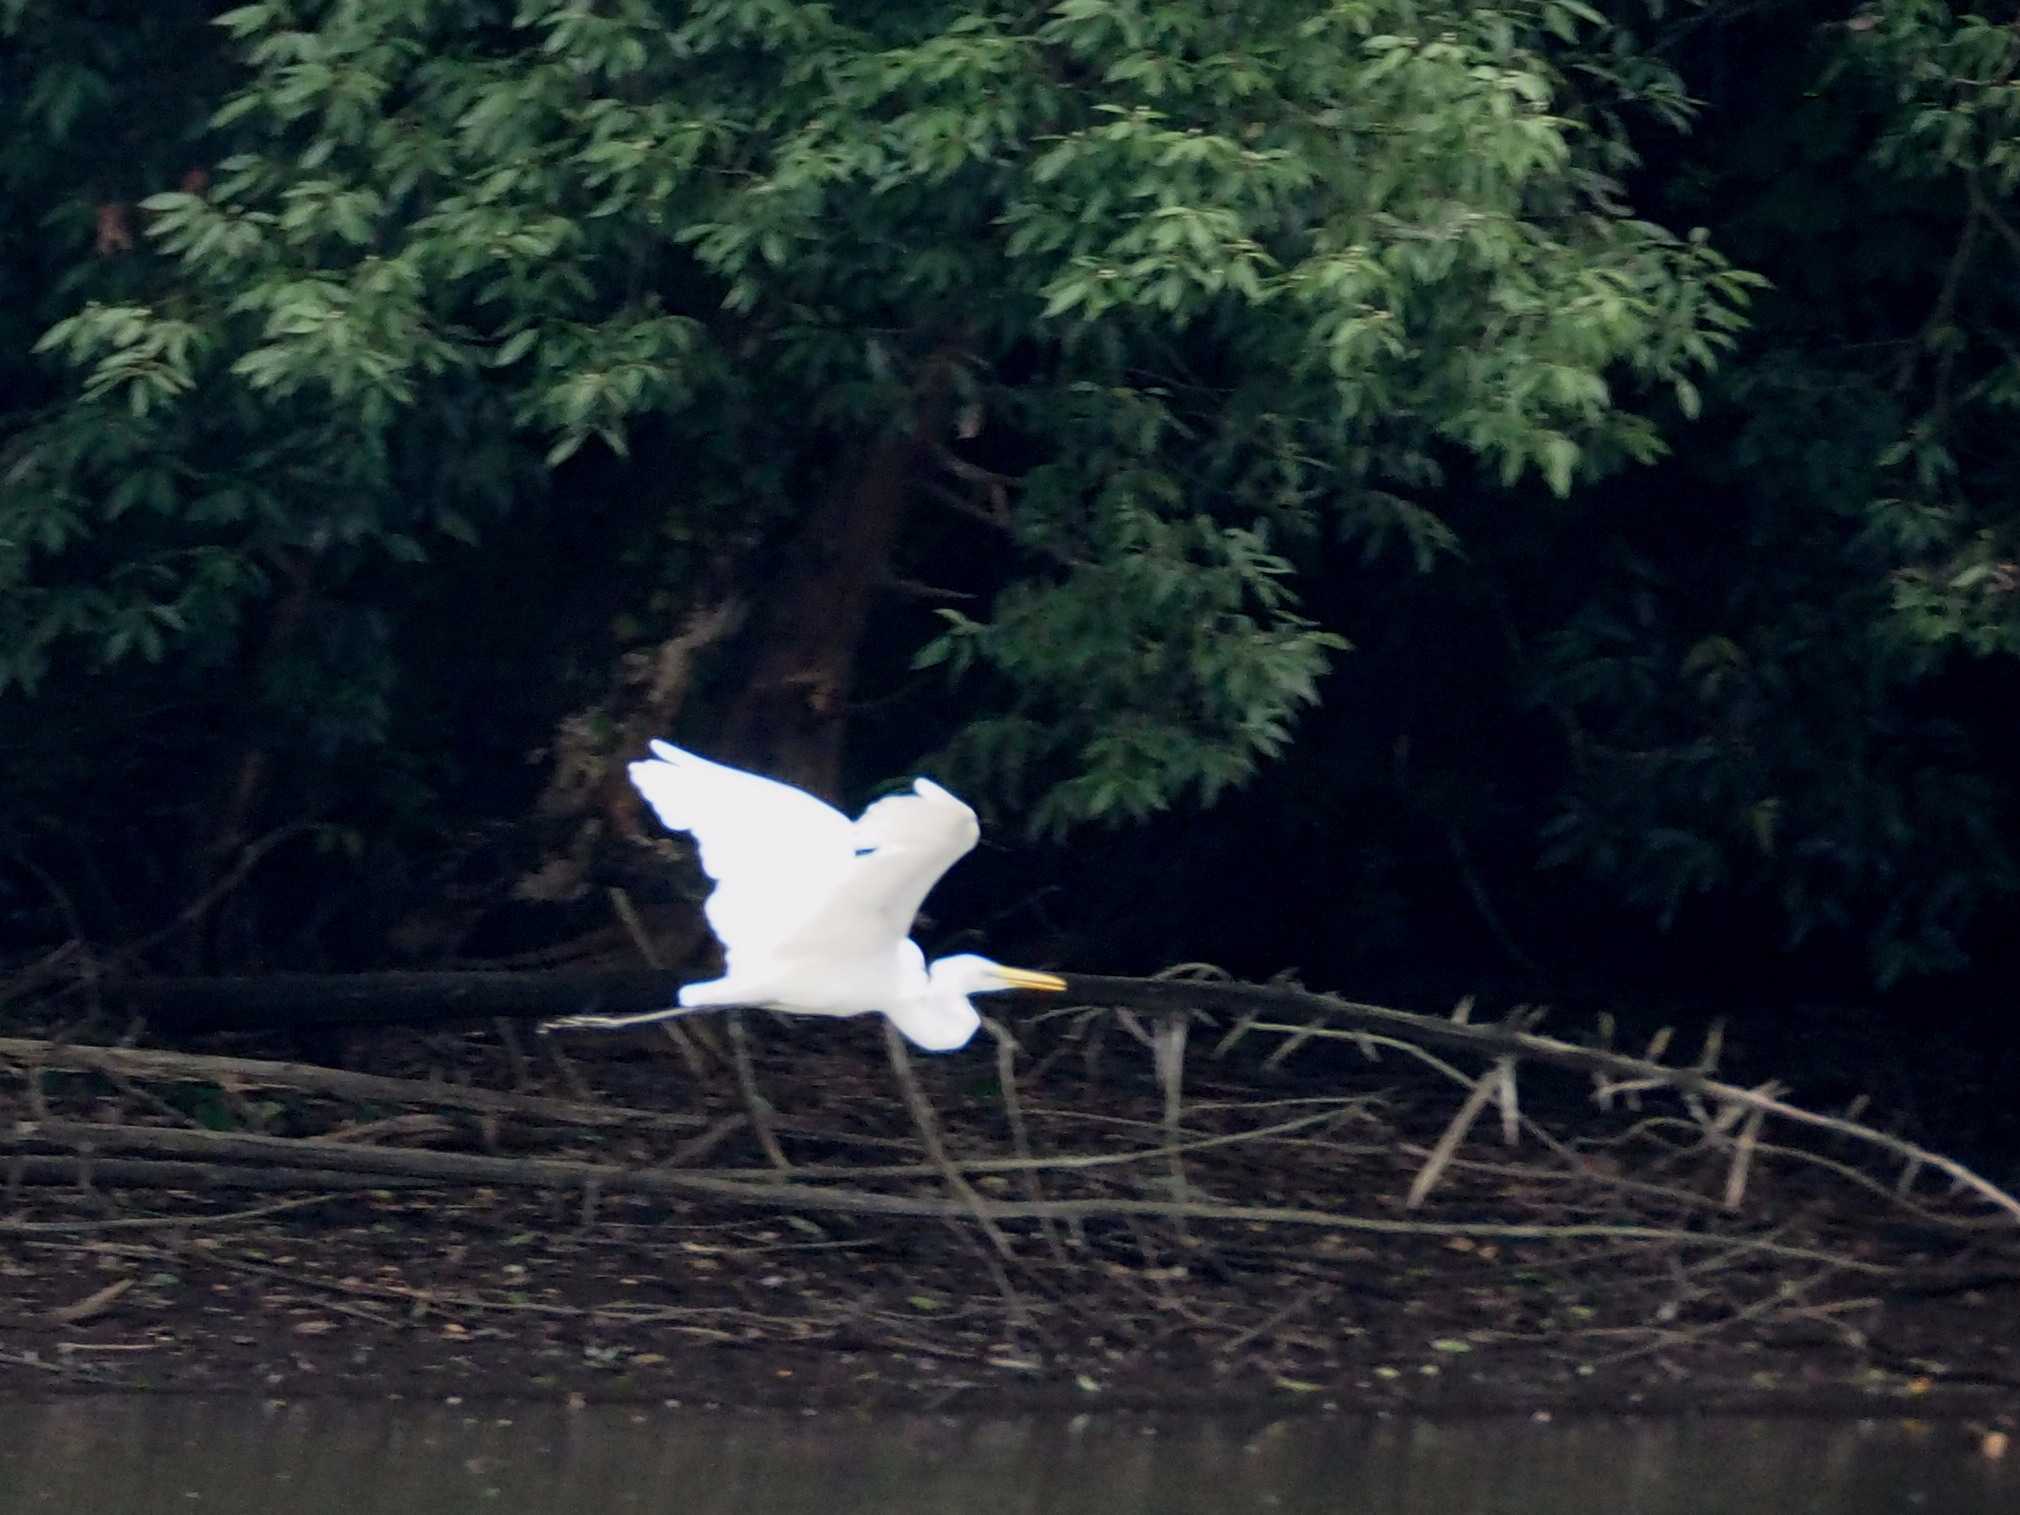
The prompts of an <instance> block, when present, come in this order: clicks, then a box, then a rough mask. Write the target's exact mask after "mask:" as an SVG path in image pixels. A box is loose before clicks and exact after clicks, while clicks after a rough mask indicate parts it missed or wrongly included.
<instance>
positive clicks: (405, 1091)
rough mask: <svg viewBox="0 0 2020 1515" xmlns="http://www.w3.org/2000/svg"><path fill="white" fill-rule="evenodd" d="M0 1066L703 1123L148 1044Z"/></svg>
mask: <svg viewBox="0 0 2020 1515" xmlns="http://www.w3.org/2000/svg"><path fill="white" fill-rule="evenodd" d="M6 1062H14V1063H20V1064H22V1065H23V1066H24V1067H27V1068H35V1067H43V1068H65V1069H70V1070H72V1071H78V1072H88V1073H105V1074H108V1075H112V1074H118V1075H122V1076H125V1077H128V1078H153V1079H173V1080H176V1081H179V1082H190V1083H210V1084H223V1083H226V1082H236V1083H237V1084H239V1085H240V1086H242V1087H247V1088H274V1089H301V1090H306V1091H308V1092H310V1093H313V1094H328V1095H332V1096H334V1097H336V1098H338V1099H351V1100H360V1101H364V1102H367V1103H374V1104H380V1103H383V1104H400V1105H430V1106H435V1107H439V1108H443V1109H450V1110H474V1111H476V1112H478V1113H479V1114H483V1115H518V1116H524V1117H526V1118H528V1119H531V1120H537V1121H544V1122H547V1123H549V1124H552V1125H561V1126H632V1127H638V1126H644V1127H650V1128H654V1129H658V1130H667V1131H697V1130H699V1129H701V1127H702V1126H704V1125H705V1124H707V1123H706V1122H705V1121H704V1120H703V1119H702V1117H700V1116H698V1115H671V1114H668V1113H666V1112H665V1111H661V1110H634V1109H628V1108H626V1107H625V1106H622V1105H606V1104H601V1103H596V1104H589V1103H583V1102H581V1101H577V1100H564V1099H545V1098H541V1097H538V1096H534V1095H527V1094H503V1093H497V1092H495V1091H492V1090H489V1089H467V1088H463V1087H460V1086H458V1085H455V1084H443V1083H434V1082H431V1081H429V1080H426V1079H415V1078H387V1077H385V1076H383V1075H380V1074H376V1073H347V1072H344V1071H343V1070H341V1069H337V1068H321V1067H317V1066H315V1065H313V1064H310V1063H279V1062H266V1061H263V1060H261V1059H258V1058H250V1057H207V1056H201V1055H198V1054H195V1053H189V1052H162V1051H157V1050H155V1049H153V1048H147V1047H80V1046H76V1045H74V1044H67V1043H58V1042H48V1041H40V1040H30V1039H28V1038H24V1037H0V1063H6Z"/></svg>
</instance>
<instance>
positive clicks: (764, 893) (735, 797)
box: [631, 742, 965, 972]
mask: <svg viewBox="0 0 2020 1515" xmlns="http://www.w3.org/2000/svg"><path fill="white" fill-rule="evenodd" d="M652 751H653V756H652V757H651V758H650V759H647V760H646V761H643V762H638V763H633V764H632V765H631V782H632V783H633V784H634V785H636V786H637V788H638V792H639V793H640V794H642V795H644V796H645V798H646V800H647V802H648V803H649V804H651V806H652V808H653V809H654V811H656V812H657V813H658V815H659V818H660V820H662V821H664V822H665V823H666V825H667V827H668V828H669V829H671V830H674V831H686V832H689V833H691V834H692V835H693V836H694V839H695V842H696V843H697V844H698V846H699V847H700V851H701V866H702V871H703V872H704V873H706V874H708V876H709V877H710V878H712V879H714V880H715V881H716V887H715V891H714V892H713V893H712V894H710V895H709V897H708V902H707V904H705V905H704V906H703V907H702V909H703V913H704V914H706V915H707V916H708V923H709V925H710V926H711V927H713V928H714V930H715V934H716V935H717V936H718V937H720V938H721V939H722V944H723V948H724V951H725V953H726V954H727V955H729V956H731V957H735V956H738V955H742V954H751V955H763V954H768V953H770V952H773V951H776V950H777V948H778V947H779V945H780V944H781V943H782V942H784V941H787V940H789V939H791V938H792V937H794V936H796V935H797V934H799V933H800V932H802V931H803V930H805V929H806V928H807V927H808V926H809V925H811V924H813V923H814V922H815V921H816V920H817V918H818V917H819V916H820V915H821V914H822V913H823V912H824V911H825V910H826V909H827V908H828V906H829V905H830V903H831V902H832V901H833V900H834V899H835V897H836V895H837V893H838V892H840V891H842V890H844V889H845V888H847V887H848V885H849V881H850V876H851V873H852V871H853V869H854V867H855V864H856V862H857V858H856V849H857V847H858V845H859V843H858V842H857V840H856V827H855V824H853V823H851V822H850V820H849V818H848V817H847V816H845V815H843V814H842V813H841V812H840V811H839V810H836V809H835V808H834V807H833V806H831V805H827V804H824V803H822V802H821V801H820V800H817V799H815V798H814V797H813V796H812V795H811V794H808V793H807V792H806V791H805V790H804V789H795V788H794V787H793V786H792V785H791V784H782V783H780V782H778V781H777V780H776V779H768V778H761V777H759V776H758V775H757V774H754V773H745V772H743V771H742V770H741V769H737V768H726V767H724V766H723V765H722V764H721V763H711V762H710V761H709V760H708V759H707V758H704V757H697V756H695V754H693V753H692V752H683V751H682V750H681V749H680V748H678V747H675V746H673V745H671V744H670V743H667V742H654V743H653V744H652ZM956 803H959V802H958V801H957V802H956ZM873 808H874V807H873ZM964 808H965V807H964ZM731 971H732V972H734V971H735V967H734V964H732V965H731Z"/></svg>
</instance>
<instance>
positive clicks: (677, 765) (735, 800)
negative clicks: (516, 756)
mask: <svg viewBox="0 0 2020 1515" xmlns="http://www.w3.org/2000/svg"><path fill="white" fill-rule="evenodd" d="M652 751H653V756H652V757H651V758H649V759H646V760H645V761H643V762H637V763H633V764H632V765H631V782H632V783H633V784H634V785H636V786H637V788H638V792H639V793H640V794H642V795H644V796H645V798H646V800H647V802H648V803H649V804H650V805H651V806H652V808H653V810H654V811H655V812H657V813H658V815H659V818H660V819H661V820H662V821H664V822H665V823H666V825H667V826H668V828H670V829H671V830H674V831H685V832H689V833H691V834H692V835H693V837H694V839H695V842H696V844H697V845H698V847H699V849H700V853H701V866H702V871H703V872H705V873H706V874H708V876H709V877H710V878H712V879H714V880H715V889H714V890H713V892H711V893H710V895H709V897H708V901H707V903H706V904H705V905H704V906H703V907H702V909H703V913H704V914H706V915H707V917H708V923H709V925H710V927H711V928H713V930H714V931H715V934H716V936H717V937H718V938H720V939H721V941H722V946H723V960H724V970H723V976H722V977H721V978H718V979H711V980H709V981H708V982H706V983H699V984H689V985H687V986H686V987H685V988H683V989H682V990H681V991H680V1004H679V1006H678V1007H677V1008H675V1009H669V1010H665V1011H660V1012H657V1013H655V1014H652V1015H644V1016H618V1017H601V1016H580V1017H574V1018H572V1019H571V1020H569V1021H564V1022H561V1024H573V1025H605V1026H607V1025H636V1024H638V1023H640V1022H642V1021H648V1020H657V1019H661V1018H662V1017H664V1016H668V1015H677V1014H679V1013H680V1012H681V1011H682V1010H694V1009H701V1008H704V1007H707V1006H720V1005H760V1006H764V1007H766V1008H768V1009H773V1010H790V1011H798V1012H800V1013H803V1014H811V1015H862V1014H866V1013H868V1012H871V1011H881V1012H882V1013H883V1014H885V1015H887V1016H889V1017H890V1019H891V1021H892V1023H893V1024H894V1025H896V1026H897V1028H898V1029H899V1030H900V1031H902V1032H904V1034H905V1035H906V1036H907V1037H909V1038H910V1039H911V1040H912V1041H914V1042H916V1043H917V1044H918V1045H919V1046H921V1047H925V1048H927V1049H929V1050H931V1051H935V1052H945V1051H951V1050H953V1049H954V1048H956V1047H959V1046H962V1045H964V1044H965V1043H966V1042H967V1041H968V1039H969V1037H971V1036H973V1035H974V1034H975V1029H976V1027H977V1026H979V1025H980V1024H981V1020H980V1017H979V1016H977V1015H976V1013H975V1007H974V1006H973V1005H971V1004H969V1003H968V996H969V995H971V994H977V993H983V992H986V991H989V990H995V989H1047V990H1060V989H1064V988H1065V987H1066V984H1065V981H1064V980H1062V979H1059V978H1056V977H1054V976H1053V975H1052V974H1049V973H1032V972H1028V971H1026V970H1024V969H1021V968H1006V967H1004V966H1002V965H1001V964H1000V963H993V962H991V961H989V959H987V958H984V957H976V956H974V955H973V954H971V953H963V954H961V955H959V956H956V957H945V958H940V959H938V960H937V961H935V962H934V963H933V964H932V965H931V966H930V967H928V966H927V963H926V959H925V955H924V954H923V953H922V952H920V951H919V949H918V947H917V946H915V945H914V944H913V943H912V942H911V941H910V940H909V939H908V936H907V933H908V932H910V930H911V929H912V918H913V917H914V916H915V915H917V914H918V912H919V906H920V905H921V904H922V903H923V902H924V901H925V898H926V895H927V893H928V891H930V890H931V889H932V887H933V885H934V884H936V883H938V882H939V880H940V875H942V874H943V873H945V872H946V871H947V870H948V869H949V868H951V867H952V866H953V865H954V864H955V863H956V862H957V861H959V860H960V859H961V858H962V857H963V856H964V855H966V854H967V852H968V851H969V850H970V849H971V848H973V847H974V845H975V842H976V840H977V839H978V838H979V837H980V836H981V834H982V830H981V826H980V824H979V823H978V822H977V821H976V819H975V812H974V811H973V810H970V809H969V808H968V807H967V806H966V805H964V804H963V803H961V801H960V800H958V799H956V798H955V797H954V796H953V795H951V794H949V793H948V792H947V791H946V790H944V789H942V788H941V787H940V786H939V785H938V784H935V783H933V782H932V781H931V780H930V779H915V780H913V782H912V789H911V792H910V793H909V794H894V795H890V796H888V797H886V798H884V799H881V800H878V801H877V802H876V803H875V804H873V805H871V806H870V807H869V808H868V809H867V810H865V811H864V812H863V813H862V815H861V816H859V817H858V818H857V819H855V820H853V821H851V820H850V819H849V818H848V817H847V816H845V815H843V814H842V813H841V812H840V811H839V810H836V809H835V808H834V807H833V806H831V805H828V804H825V803H824V802H822V801H820V800H817V799H815V798H814V797H813V796H812V795H811V794H808V793H807V792H806V791H805V790H802V789H796V788H794V787H793V786H792V785H790V784H783V783H780V782H779V781H778V780H776V779H768V778H762V777H760V776H759V775H757V774H754V773H745V772H743V771H742V770H741V769H737V768H729V767H725V766H724V765H723V764H721V763H712V762H710V761H709V760H708V759H707V758H704V757H697V756H696V755H695V754H694V753H691V752H683V751H682V750H681V749H680V748H678V747H675V746H672V745H671V744H669V743H667V742H654V743H653V744H652Z"/></svg>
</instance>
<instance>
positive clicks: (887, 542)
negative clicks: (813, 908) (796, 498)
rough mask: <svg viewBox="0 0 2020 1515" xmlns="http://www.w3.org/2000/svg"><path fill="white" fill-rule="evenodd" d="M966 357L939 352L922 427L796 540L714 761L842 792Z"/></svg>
mask: <svg viewBox="0 0 2020 1515" xmlns="http://www.w3.org/2000/svg"><path fill="white" fill-rule="evenodd" d="M956 361H957V357H956V355H955V354H954V353H953V352H951V351H946V350H943V351H940V352H936V353H935V354H934V355H933V356H932V357H931V358H929V359H928V360H927V363H926V368H925V373H924V376H923V378H922V380H921V382H920V384H919V387H918V390H917V392H916V394H915V398H914V404H913V412H912V417H911V425H910V426H909V427H901V428H894V429H893V430H891V431H889V432H887V433H886V434H885V435H884V436H882V437H881V438H879V439H878V440H877V442H876V443H875V444H874V445H873V446H872V447H871V448H870V450H869V454H868V456H867V457H866V458H865V459H864V460H863V463H862V466H861V467H860V468H858V469H857V470H856V471H855V474H854V477H853V479H852V480H851V481H850V482H849V483H847V484H845V485H843V486H841V487H838V488H837V489H835V490H834V491H833V492H832V493H830V494H829V495H828V496H827V497H826V498H825V499H824V500H823V501H822V502H821V503H820V505H819V506H817V507H816V508H815V510H814V512H813V514H812V515H811V516H809V517H808V519H807V521H806V523H805V524H804V525H803V526H802V527H801V528H800V530H799V532H798V533H797V534H796V536H795V537H794V539H793V541H792V543H791V544H790V546H789V547H788V548H787V550H786V561H785V565H784V568H783V570H782V571H781V572H780V573H779V574H778V575H777V577H776V578H775V579H774V580H773V582H772V586H771V589H770V592H769V593H768V594H767V596H766V597H765V600H764V603H763V604H762V606H761V608H760V609H759V612H758V614H757V616H756V618H755V629H754V632H753V635H754V637H755V639H756V647H755V653H754V656H753V658H752V663H751V672H750V676H749V678H748V679H747V680H746V682H745V684H744V687H743V691H742V693H741V694H739V695H738V697H737V699H736V702H735V703H734V704H733V705H732V706H731V707H730V711H729V714H728V716H727V718H726V719H725V721H724V723H723V734H722V739H721V741H720V742H718V743H717V744H716V747H715V750H714V751H712V752H711V753H710V754H709V755H710V756H711V757H719V758H721V759H722V760H724V761H726V762H730V763H735V764H738V765H740V766H742V767H747V768H752V769H755V770H757V771H758V772H761V773H764V774H767V775H769V776H771V777H773V778H779V779H784V780H785V781H786V782H787V783H791V784H797V785H799V786H800V787H801V788H802V789H805V790H807V791H808V792H810V793H812V794H817V795H820V796H822V797H823V798H826V799H830V800H832V799H834V798H835V796H836V794H837V792H838V790H839V789H840V781H841V769H842V748H843V742H844V739H845V737H846V734H847V726H848V712H849V700H850V697H851V695H852V694H853V693H854V689H855V672H856V658H857V654H858V652H859V651H860V650H861V647H862V643H863V635H864V632H865V630H866V629H867V627H868V624H869V615H870V608H871V606H872V604H873V603H874V601H875V598H876V595H877V592H878V590H879V589H880V588H881V586H882V585H883V584H884V583H885V582H886V580H888V579H889V578H890V576H891V561H892V556H893V551H894V549H895V548H896V546H897V542H898V536H899V532H900V531H901V530H902V528H903V525H904V517H905V505H906V501H907V496H908V493H909V486H910V483H911V478H912V469H913V466H914V464H915V463H916V462H917V461H918V459H919V457H920V456H921V455H922V454H923V453H924V452H925V451H926V450H927V449H928V448H929V447H930V446H931V445H932V442H933V440H934V438H936V437H937V436H939V435H940V434H941V432H942V431H943V430H944V429H945V422H946V414H945V412H946V409H947V404H948V400H949V395H950V391H951V388H952V378H953V370H954V364H955V362H956Z"/></svg>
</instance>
